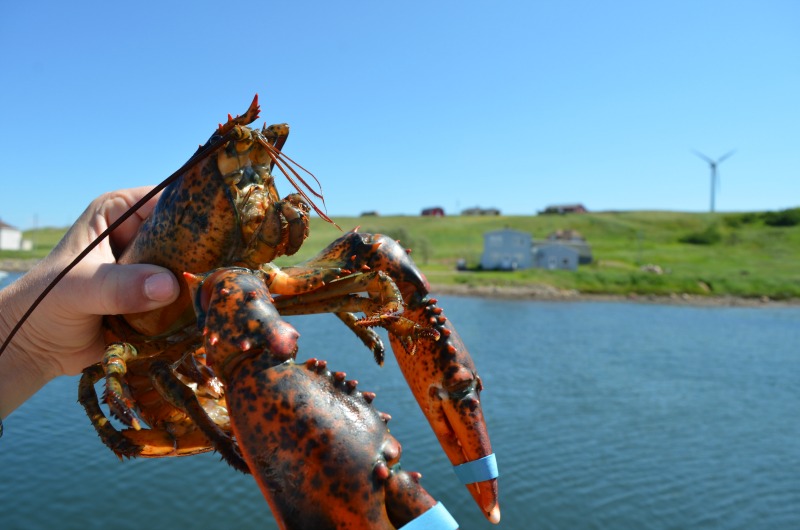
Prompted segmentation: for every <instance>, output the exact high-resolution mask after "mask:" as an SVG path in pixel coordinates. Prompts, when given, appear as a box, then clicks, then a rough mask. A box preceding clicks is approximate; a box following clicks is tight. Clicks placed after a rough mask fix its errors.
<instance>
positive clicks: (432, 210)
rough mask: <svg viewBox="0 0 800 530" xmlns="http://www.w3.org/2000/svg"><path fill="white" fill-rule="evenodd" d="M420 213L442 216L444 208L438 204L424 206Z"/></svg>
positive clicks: (429, 215) (427, 215)
mask: <svg viewBox="0 0 800 530" xmlns="http://www.w3.org/2000/svg"><path fill="white" fill-rule="evenodd" d="M422 215H424V216H426V217H444V208H442V207H440V206H434V207H432V208H425V209H424V210H422Z"/></svg>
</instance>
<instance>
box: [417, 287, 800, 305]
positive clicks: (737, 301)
mask: <svg viewBox="0 0 800 530" xmlns="http://www.w3.org/2000/svg"><path fill="white" fill-rule="evenodd" d="M431 293H433V294H434V296H435V295H446V296H474V297H479V298H496V299H502V300H528V301H541V302H633V303H637V304H661V305H681V306H693V307H797V306H800V298H791V299H788V300H772V299H771V298H769V297H766V296H762V297H758V298H748V297H742V296H730V295H722V296H712V295H706V296H700V295H692V294H686V293H682V294H678V293H673V294H670V295H655V294H636V293H631V294H627V295H622V294H589V293H581V292H579V291H575V290H563V289H557V288H555V287H552V286H550V285H525V286H519V287H503V286H497V285H480V286H476V285H453V284H431Z"/></svg>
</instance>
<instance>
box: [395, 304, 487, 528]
mask: <svg viewBox="0 0 800 530" xmlns="http://www.w3.org/2000/svg"><path fill="white" fill-rule="evenodd" d="M415 306H416V307H415ZM403 316H404V317H405V318H409V319H411V320H413V321H415V322H417V323H419V324H425V325H430V324H432V323H433V325H434V327H435V328H436V329H437V331H439V333H440V339H439V340H438V341H433V340H421V341H419V342H417V343H416V344H415V353H414V355H410V354H408V353H407V351H406V346H405V345H404V344H403V342H402V341H401V340H400V339H398V338H397V337H395V336H394V335H392V334H391V333H390V335H389V341H390V343H391V345H392V350H393V351H394V353H395V357H396V358H397V362H398V365H399V366H400V369H401V371H402V372H403V376H404V377H405V379H406V381H407V382H408V385H409V387H410V388H411V390H412V392H413V394H414V397H415V398H416V399H417V402H418V403H419V406H420V408H421V409H422V412H423V413H424V414H425V417H426V418H427V419H428V422H429V423H430V425H431V427H432V428H433V431H434V433H435V434H436V437H437V438H438V440H439V443H440V445H441V446H442V449H444V452H445V453H446V454H447V457H448V458H449V459H450V462H451V463H452V464H453V466H454V469H455V471H456V474H457V475H458V476H459V478H460V479H461V480H462V482H463V483H464V484H465V485H466V487H467V489H468V490H469V492H470V493H471V494H472V497H473V498H474V499H475V502H476V503H478V506H479V507H480V508H481V511H482V512H483V514H484V515H485V516H486V518H487V519H488V520H489V521H490V522H492V523H494V524H497V523H499V522H500V506H499V504H498V487H497V476H498V472H497V463H496V460H495V456H494V453H493V451H492V445H491V442H490V440H489V434H488V432H487V429H486V422H485V421H484V417H483V410H482V408H481V402H480V391H481V389H482V384H481V380H480V377H478V374H477V372H476V370H475V365H474V363H473V362H472V358H471V357H470V355H469V352H468V351H467V349H466V347H465V346H464V343H463V342H462V341H461V338H460V337H459V335H458V332H457V331H456V330H455V328H454V327H453V326H452V324H451V323H450V322H449V321H448V320H447V319H446V318H445V317H444V316H443V315H442V312H441V308H439V307H437V306H436V300H434V299H429V298H424V299H422V300H421V301H419V302H418V303H417V304H409V307H407V308H406V310H405V311H404V313H403Z"/></svg>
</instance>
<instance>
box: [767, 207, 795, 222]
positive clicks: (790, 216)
mask: <svg viewBox="0 0 800 530" xmlns="http://www.w3.org/2000/svg"><path fill="white" fill-rule="evenodd" d="M764 223H765V224H767V225H769V226H796V225H799V224H800V208H790V209H788V210H781V211H779V212H767V213H765V214H764Z"/></svg>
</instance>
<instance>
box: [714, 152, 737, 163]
mask: <svg viewBox="0 0 800 530" xmlns="http://www.w3.org/2000/svg"><path fill="white" fill-rule="evenodd" d="M735 152H736V149H732V150H730V151H728V152H727V153H725V154H724V155H722V156H721V157H719V158H717V164H719V163H720V162H722V161H723V160H725V159H726V158H730V157H732V156H733V154H734V153H735Z"/></svg>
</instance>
